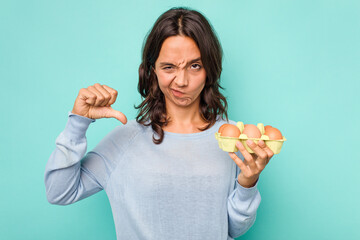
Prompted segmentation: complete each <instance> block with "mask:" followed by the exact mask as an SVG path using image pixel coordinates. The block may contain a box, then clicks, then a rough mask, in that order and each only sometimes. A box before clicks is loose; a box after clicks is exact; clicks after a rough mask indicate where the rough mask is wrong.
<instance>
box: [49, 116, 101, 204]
mask: <svg viewBox="0 0 360 240" xmlns="http://www.w3.org/2000/svg"><path fill="white" fill-rule="evenodd" d="M93 121H94V120H92V119H89V118H86V117H82V116H78V115H74V114H69V119H68V122H67V124H66V127H65V129H64V131H63V132H62V133H61V134H60V135H59V136H58V138H57V139H56V148H55V150H54V151H53V153H52V154H51V156H50V158H49V160H48V162H47V164H46V168H45V187H46V196H47V199H48V201H49V202H50V203H52V204H59V205H66V204H71V203H74V202H76V201H78V200H81V199H83V198H85V197H88V196H90V195H92V194H94V193H96V192H98V191H100V190H102V189H103V186H102V184H101V183H100V182H98V181H97V180H96V178H95V177H94V175H93V174H92V173H91V172H90V171H89V170H87V169H86V168H84V167H83V166H82V164H81V159H82V158H83V157H84V155H85V153H86V147H87V142H86V137H85V133H86V130H87V128H88V126H89V125H90V123H91V122H93ZM87 158H89V159H88V160H91V161H100V159H96V158H98V156H97V155H95V154H93V155H87ZM90 158H91V159H90Z"/></svg>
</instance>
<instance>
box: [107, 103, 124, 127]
mask: <svg viewBox="0 0 360 240" xmlns="http://www.w3.org/2000/svg"><path fill="white" fill-rule="evenodd" d="M106 117H107V118H116V119H117V120H119V121H120V122H122V123H123V124H126V123H127V118H126V116H125V115H124V114H123V113H122V112H120V111H117V110H115V109H113V108H111V107H110V109H109V111H107V114H106Z"/></svg>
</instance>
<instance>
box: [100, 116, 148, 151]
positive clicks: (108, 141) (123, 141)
mask: <svg viewBox="0 0 360 240" xmlns="http://www.w3.org/2000/svg"><path fill="white" fill-rule="evenodd" d="M149 129H151V127H146V126H144V125H142V124H139V123H137V122H136V120H130V121H128V123H127V124H125V125H119V126H116V127H115V128H114V129H113V130H112V131H110V132H109V133H108V134H107V135H106V136H105V137H104V138H103V139H102V140H101V141H100V142H99V143H98V145H97V146H96V148H95V149H94V151H99V152H104V151H110V150H111V151H114V150H115V151H116V152H118V151H120V152H124V151H125V150H126V149H127V148H129V147H130V146H131V144H132V143H133V141H134V139H135V138H137V137H139V136H143V135H146V134H148V132H149Z"/></svg>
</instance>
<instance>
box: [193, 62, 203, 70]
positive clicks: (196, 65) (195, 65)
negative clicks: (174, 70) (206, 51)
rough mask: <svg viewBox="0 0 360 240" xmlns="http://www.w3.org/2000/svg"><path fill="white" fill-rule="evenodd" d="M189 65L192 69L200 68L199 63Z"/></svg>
mask: <svg viewBox="0 0 360 240" xmlns="http://www.w3.org/2000/svg"><path fill="white" fill-rule="evenodd" d="M191 67H192V68H193V69H200V68H201V65H200V64H197V63H195V64H193V65H191Z"/></svg>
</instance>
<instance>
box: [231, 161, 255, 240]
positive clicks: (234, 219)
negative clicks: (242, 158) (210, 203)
mask: <svg viewBox="0 0 360 240" xmlns="http://www.w3.org/2000/svg"><path fill="white" fill-rule="evenodd" d="M239 172H240V170H239V168H238V167H237V171H236V179H235V189H234V191H233V192H232V193H231V194H230V195H229V197H228V222H229V236H230V237H232V238H236V237H239V236H241V235H243V234H244V233H245V232H246V231H247V230H249V228H250V227H251V226H252V225H253V224H254V222H255V218H256V211H257V209H258V207H259V205H260V201H261V196H260V193H259V191H258V189H257V184H258V183H256V185H255V186H254V187H251V188H244V187H242V186H241V185H240V184H239V182H238V181H237V176H238V175H239Z"/></svg>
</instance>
